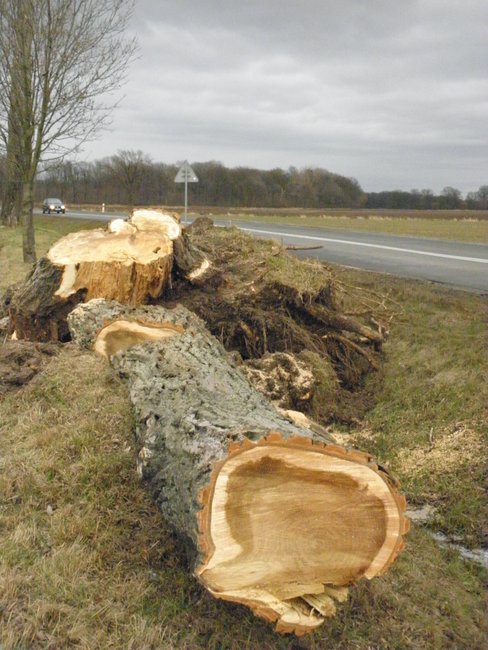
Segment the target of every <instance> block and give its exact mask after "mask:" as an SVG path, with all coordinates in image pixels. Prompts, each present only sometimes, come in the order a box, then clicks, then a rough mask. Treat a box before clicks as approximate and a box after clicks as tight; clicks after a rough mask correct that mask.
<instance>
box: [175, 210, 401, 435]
mask: <svg viewBox="0 0 488 650" xmlns="http://www.w3.org/2000/svg"><path fill="white" fill-rule="evenodd" d="M186 236H187V237H188V238H189V240H190V242H191V244H193V245H194V246H196V247H197V248H199V249H200V250H202V251H203V252H205V253H206V255H207V256H208V257H209V259H210V260H211V263H212V267H211V281H208V282H205V283H203V284H202V285H200V286H194V285H193V286H189V285H188V283H187V282H185V281H183V280H178V279H176V281H175V283H174V285H173V287H172V292H171V300H174V302H180V303H182V304H184V305H185V306H186V307H187V308H188V309H190V310H192V311H194V312H195V313H196V314H197V315H198V316H200V317H201V318H202V319H203V320H204V321H205V323H206V325H207V327H208V328H209V329H210V331H211V332H212V334H214V336H216V337H217V338H218V339H219V340H220V341H221V342H222V343H223V345H224V346H225V348H226V349H227V350H229V351H237V352H239V354H240V355H241V356H242V358H243V359H244V361H245V362H251V363H248V365H250V366H251V367H252V366H253V363H252V360H256V359H261V357H263V356H265V355H270V354H272V353H277V352H279V353H290V354H294V355H301V356H300V358H301V364H302V365H303V364H305V366H306V368H303V372H310V373H311V375H312V376H313V382H312V383H313V389H312V390H311V395H310V397H309V399H307V400H303V399H301V398H297V399H296V400H290V399H289V395H290V394H291V393H293V391H291V393H290V390H288V392H287V395H288V397H287V398H286V399H287V406H289V407H291V408H297V409H300V410H303V411H305V412H308V413H309V414H310V415H312V416H313V417H314V418H316V419H318V420H319V421H321V422H322V423H327V422H329V421H332V420H340V421H347V422H350V421H351V420H356V419H357V418H358V417H361V415H362V414H363V412H364V410H365V408H368V407H369V406H371V400H372V395H371V393H370V392H368V391H367V390H366V389H365V379H366V377H367V376H368V375H369V374H370V373H371V372H377V371H379V370H381V365H382V352H381V347H382V343H383V341H384V339H385V336H386V332H387V325H388V319H389V317H390V314H389V312H388V311H387V309H386V308H381V309H378V310H376V311H373V310H372V309H371V307H370V305H368V304H367V300H363V298H365V297H364V296H362V297H358V296H352V295H348V292H347V291H346V290H345V288H344V287H343V286H342V285H341V284H340V282H338V281H337V280H336V278H335V275H334V272H333V271H332V270H331V268H330V267H328V266H326V265H324V264H322V263H320V262H316V261H309V260H299V259H297V258H296V257H294V256H292V255H291V254H289V253H288V252H287V251H286V250H285V249H284V248H283V247H282V246H281V245H279V244H278V243H276V242H273V241H268V240H260V239H255V238H254V237H251V236H249V235H247V234H246V233H244V232H242V231H240V230H238V229H237V228H217V227H214V225H213V222H212V221H211V219H209V218H208V217H204V218H200V219H197V220H196V221H195V222H194V223H193V225H192V226H190V227H189V228H187V229H186ZM166 304H167V302H166ZM346 305H347V309H346ZM351 310H352V311H353V312H355V313H361V317H360V318H358V317H356V316H352V315H350V314H349V313H348V312H349V311H351ZM259 371H260V373H261V378H260V383H261V385H262V386H263V387H265V386H267V387H268V388H267V389H264V388H263V391H264V392H266V390H268V392H269V391H271V393H273V390H275V389H276V386H275V384H276V377H274V378H273V377H271V376H270V373H269V372H268V374H267V375H266V369H264V368H259ZM273 372H274V373H275V375H276V370H274V371H273ZM263 373H264V374H263ZM251 374H252V373H251ZM255 374H256V373H255ZM285 374H286V373H285ZM273 386H274V388H272V387H273ZM270 387H271V388H270ZM297 394H299V391H298V393H297ZM326 395H327V398H325V397H326ZM270 396H271V394H270ZM317 396H320V399H319V398H317V399H315V398H316V397H317ZM324 398H325V399H324ZM291 402H293V403H291Z"/></svg>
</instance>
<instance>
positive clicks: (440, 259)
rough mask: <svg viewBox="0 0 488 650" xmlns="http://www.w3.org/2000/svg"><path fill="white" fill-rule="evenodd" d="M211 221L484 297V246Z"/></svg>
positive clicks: (487, 272) (487, 287)
mask: <svg viewBox="0 0 488 650" xmlns="http://www.w3.org/2000/svg"><path fill="white" fill-rule="evenodd" d="M66 216H67V217H72V218H79V219H94V220H106V221H109V220H110V219H114V218H116V217H117V216H123V215H116V214H107V213H106V214H102V213H91V212H69V213H68V214H67V215H66ZM60 218H63V215H60ZM214 221H215V223H216V224H217V225H236V226H238V227H239V228H241V229H242V230H244V231H246V232H249V233H252V234H254V235H256V236H259V237H266V238H268V239H276V240H278V241H279V242H280V243H283V244H285V245H294V246H321V248H319V249H316V250H306V251H296V254H297V255H298V256H300V257H309V258H310V257H314V258H317V259H320V260H322V261H325V262H333V263H335V264H342V265H344V266H349V267H353V268H357V269H365V270H368V271H377V272H379V273H389V274H392V275H395V276H398V277H404V278H414V279H417V280H429V281H431V282H440V283H443V284H446V285H449V286H452V287H456V288H459V289H464V290H468V291H471V292H475V293H485V292H488V246H486V245H484V244H467V243H463V242H455V241H448V240H441V239H426V238H423V237H406V236H395V235H383V234H373V233H366V232H352V231H347V230H331V229H325V228H310V227H303V226H289V225H282V224H279V225H278V224H263V223H261V222H250V221H249V222H243V221H239V222H238V221H234V222H232V221H231V220H229V219H215V220H214Z"/></svg>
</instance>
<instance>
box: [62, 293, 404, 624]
mask: <svg viewBox="0 0 488 650" xmlns="http://www.w3.org/2000/svg"><path fill="white" fill-rule="evenodd" d="M68 323H69V327H70V331H71V334H72V336H73V338H74V339H75V340H76V341H78V343H79V344H80V345H83V346H86V347H94V348H95V349H96V350H97V352H98V353H100V354H102V355H104V356H105V357H106V358H107V359H109V360H110V362H111V364H112V366H113V367H114V368H115V369H116V370H117V372H118V373H119V374H120V375H121V376H122V377H124V378H125V379H126V380H127V381H128V385H129V391H130V397H131V401H132V403H133V406H134V410H135V417H136V422H137V429H136V438H137V446H138V466H139V471H140V473H141V475H142V477H143V478H144V480H145V481H146V482H147V484H148V487H149V490H150V492H151V494H152V497H153V498H154V500H155V502H156V503H157V504H158V506H159V508H160V509H161V511H162V513H163V514H164V516H165V518H166V519H167V521H168V522H169V523H170V524H171V526H172V527H173V528H174V530H175V531H176V532H177V533H178V534H179V535H180V536H181V537H182V538H184V539H185V540H186V542H187V544H186V546H187V548H188V549H189V557H190V558H191V562H192V566H193V570H194V574H195V576H196V577H197V578H198V579H199V581H200V582H201V583H202V585H204V587H205V588H206V589H207V590H208V591H209V592H210V593H211V594H212V595H213V596H215V597H217V598H221V599H224V600H230V601H234V602H237V603H241V604H243V605H246V606H248V607H249V608H251V609H252V610H253V611H254V612H255V613H256V614H257V615H259V616H262V617H263V618H265V619H267V620H269V621H275V622H276V629H277V630H278V631H279V632H294V633H295V634H298V635H299V634H304V633H306V632H309V631H311V630H313V629H314V628H316V627H317V626H318V625H320V624H321V623H322V622H323V620H324V617H326V616H331V615H333V614H334V613H335V604H334V601H341V600H344V598H346V597H347V586H348V585H351V584H353V583H355V582H356V581H357V580H359V579H360V578H363V577H365V578H373V577H374V576H376V575H378V574H381V573H383V572H384V571H385V570H386V569H388V567H389V566H390V565H391V564H392V562H393V561H394V560H395V558H396V556H397V555H398V553H399V552H400V550H401V549H402V547H403V535H404V534H405V533H406V532H407V530H408V520H406V519H405V517H404V510H405V500H404V497H403V496H402V495H401V494H400V493H399V492H398V485H397V483H396V482H395V480H394V479H393V478H392V477H391V476H390V475H389V473H388V472H387V471H386V470H385V469H384V468H381V467H379V466H378V465H377V464H375V463H374V462H373V460H372V458H371V457H370V456H369V455H368V454H365V453H362V452H359V451H355V450H350V449H345V448H343V447H340V446H338V445H337V444H335V443H334V441H333V439H331V438H329V437H327V436H324V435H323V434H319V433H316V432H314V431H312V430H311V429H309V428H304V427H303V428H302V427H300V426H298V425H296V424H293V423H292V422H291V421H290V420H288V419H286V417H285V416H284V415H282V414H280V413H279V412H278V411H277V410H276V409H275V408H274V407H273V405H272V404H271V403H270V402H269V401H267V400H266V398H265V397H264V396H262V395H261V394H260V393H258V392H257V391H256V390H255V389H254V388H253V387H252V386H251V384H250V383H249V381H248V379H247V378H246V377H245V376H244V375H243V374H242V373H241V372H240V370H239V369H238V368H237V367H236V366H234V365H233V364H232V362H230V361H229V356H228V354H227V353H226V351H225V350H224V348H223V347H222V346H221V345H220V343H219V342H218V341H217V340H216V339H215V338H213V337H212V336H211V335H210V334H209V332H208V331H207V330H206V329H205V327H204V325H203V322H202V321H201V320H200V319H199V318H197V317H196V316H195V315H194V314H193V313H192V312H189V311H188V310H186V309H185V308H183V307H181V306H178V307H176V308H175V309H172V310H170V309H165V308H163V307H160V306H156V307H149V306H146V307H140V308H136V309H133V308H130V307H127V306H122V305H120V304H117V303H115V302H108V301H104V300H94V301H91V302H88V303H86V304H81V305H79V306H78V307H77V308H76V309H75V310H74V311H72V313H71V314H70V315H69V317H68Z"/></svg>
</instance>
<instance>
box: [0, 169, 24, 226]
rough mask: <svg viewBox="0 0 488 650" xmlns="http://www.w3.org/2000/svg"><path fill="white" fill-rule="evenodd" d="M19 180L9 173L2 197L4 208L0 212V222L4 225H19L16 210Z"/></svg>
mask: <svg viewBox="0 0 488 650" xmlns="http://www.w3.org/2000/svg"><path fill="white" fill-rule="evenodd" d="M18 186H19V184H18V182H16V181H15V180H13V179H12V178H10V176H8V175H7V179H6V183H5V189H4V192H3V197H2V210H1V213H0V223H2V224H3V225H4V226H16V225H17V213H16V210H15V207H16V203H17V198H18V197H17V193H18Z"/></svg>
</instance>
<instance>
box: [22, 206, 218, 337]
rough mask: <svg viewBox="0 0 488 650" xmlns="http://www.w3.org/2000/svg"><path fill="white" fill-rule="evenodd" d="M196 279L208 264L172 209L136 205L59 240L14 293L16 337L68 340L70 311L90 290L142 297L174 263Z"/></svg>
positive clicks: (131, 300)
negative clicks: (102, 223) (127, 216)
mask: <svg viewBox="0 0 488 650" xmlns="http://www.w3.org/2000/svg"><path fill="white" fill-rule="evenodd" d="M178 263H181V268H180V272H181V275H182V276H183V277H184V278H186V279H187V280H188V281H193V280H194V281H197V279H200V278H202V277H204V276H205V273H206V272H208V268H209V262H208V260H207V259H206V257H205V255H203V254H202V253H200V252H199V251H198V250H197V249H196V248H195V247H194V246H192V245H191V244H190V243H189V242H188V239H187V238H185V237H183V235H182V228H181V226H180V224H179V222H178V220H177V218H175V217H174V216H173V215H170V214H166V213H164V212H162V211H158V210H136V211H135V212H134V214H133V215H132V217H131V218H130V219H129V220H128V221H124V220H123V219H116V220H114V221H112V222H111V223H110V224H109V225H108V227H107V228H106V229H100V228H99V229H95V230H87V231H78V232H73V233H70V234H68V235H66V236H65V237H62V238H61V239H60V240H58V241H57V242H56V243H55V244H54V245H53V246H52V247H51V249H50V250H49V251H48V253H47V255H46V257H44V258H42V259H41V260H40V261H39V263H38V264H37V266H36V267H35V268H34V270H33V272H32V274H31V275H30V277H29V278H28V280H27V281H26V282H25V283H24V285H23V286H21V287H20V288H19V289H18V290H17V291H16V292H15V294H14V296H13V299H12V301H11V304H10V316H11V319H12V322H13V327H14V329H15V331H16V334H17V338H19V339H21V338H27V339H32V340H40V341H46V340H62V341H64V340H67V338H68V337H69V333H68V329H67V326H66V315H67V314H68V313H69V312H70V311H71V309H73V307H74V306H75V305H76V304H78V303H79V302H84V301H88V300H91V299H92V298H106V299H108V300H117V301H118V302H121V303H123V304H129V305H138V304H145V303H147V302H149V301H152V300H156V299H157V298H159V297H160V296H161V295H162V294H163V293H164V292H165V290H167V289H168V288H169V287H170V286H171V276H172V271H173V266H174V264H176V265H177V266H178Z"/></svg>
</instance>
